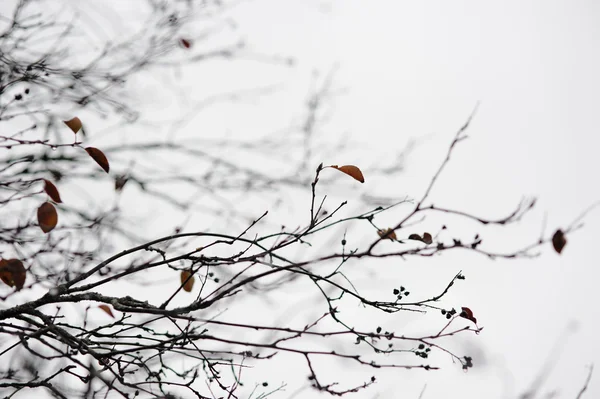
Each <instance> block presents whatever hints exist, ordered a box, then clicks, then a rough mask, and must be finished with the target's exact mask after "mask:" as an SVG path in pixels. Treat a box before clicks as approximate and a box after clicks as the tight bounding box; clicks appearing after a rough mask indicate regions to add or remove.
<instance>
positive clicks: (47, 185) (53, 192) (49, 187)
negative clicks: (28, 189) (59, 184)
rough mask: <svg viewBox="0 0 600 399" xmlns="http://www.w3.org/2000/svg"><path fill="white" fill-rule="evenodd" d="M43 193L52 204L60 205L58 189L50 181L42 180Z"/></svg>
mask: <svg viewBox="0 0 600 399" xmlns="http://www.w3.org/2000/svg"><path fill="white" fill-rule="evenodd" d="M44 191H45V192H46V194H48V196H49V197H50V198H51V199H52V201H54V202H58V203H61V202H62V200H61V199H60V194H59V193H58V189H57V188H56V186H55V185H54V183H52V182H51V181H50V180H46V179H44Z"/></svg>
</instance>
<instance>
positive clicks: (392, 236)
mask: <svg viewBox="0 0 600 399" xmlns="http://www.w3.org/2000/svg"><path fill="white" fill-rule="evenodd" d="M377 234H378V235H379V237H381V238H382V239H384V240H385V239H386V238H387V239H388V240H396V239H397V237H396V232H395V231H394V230H392V229H385V230H378V231H377Z"/></svg>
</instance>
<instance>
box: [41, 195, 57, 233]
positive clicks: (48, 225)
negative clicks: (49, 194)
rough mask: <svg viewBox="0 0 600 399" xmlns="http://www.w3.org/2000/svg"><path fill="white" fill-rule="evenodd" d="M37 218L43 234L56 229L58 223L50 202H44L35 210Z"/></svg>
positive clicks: (54, 209)
mask: <svg viewBox="0 0 600 399" xmlns="http://www.w3.org/2000/svg"><path fill="white" fill-rule="evenodd" d="M37 218H38V223H39V225H40V228H41V229H42V231H43V232H44V233H48V232H49V231H51V230H52V229H53V228H55V227H56V224H57V223H58V213H57V212H56V208H55V207H54V205H52V204H51V203H50V202H44V203H43V204H42V205H40V207H39V208H38V210H37Z"/></svg>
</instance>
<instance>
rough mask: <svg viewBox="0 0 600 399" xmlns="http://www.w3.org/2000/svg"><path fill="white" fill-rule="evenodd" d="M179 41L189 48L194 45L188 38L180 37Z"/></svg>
mask: <svg viewBox="0 0 600 399" xmlns="http://www.w3.org/2000/svg"><path fill="white" fill-rule="evenodd" d="M179 43H180V44H181V45H182V46H183V47H184V48H186V49H189V48H191V47H192V42H191V41H190V40H188V39H179Z"/></svg>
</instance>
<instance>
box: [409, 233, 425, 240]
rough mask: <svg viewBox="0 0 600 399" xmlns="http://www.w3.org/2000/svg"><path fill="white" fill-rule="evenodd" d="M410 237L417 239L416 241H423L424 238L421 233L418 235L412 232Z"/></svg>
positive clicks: (410, 238)
mask: <svg viewBox="0 0 600 399" xmlns="http://www.w3.org/2000/svg"><path fill="white" fill-rule="evenodd" d="M408 239H409V240H416V241H421V242H423V239H422V238H421V236H420V235H418V234H411V235H409V236H408Z"/></svg>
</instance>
